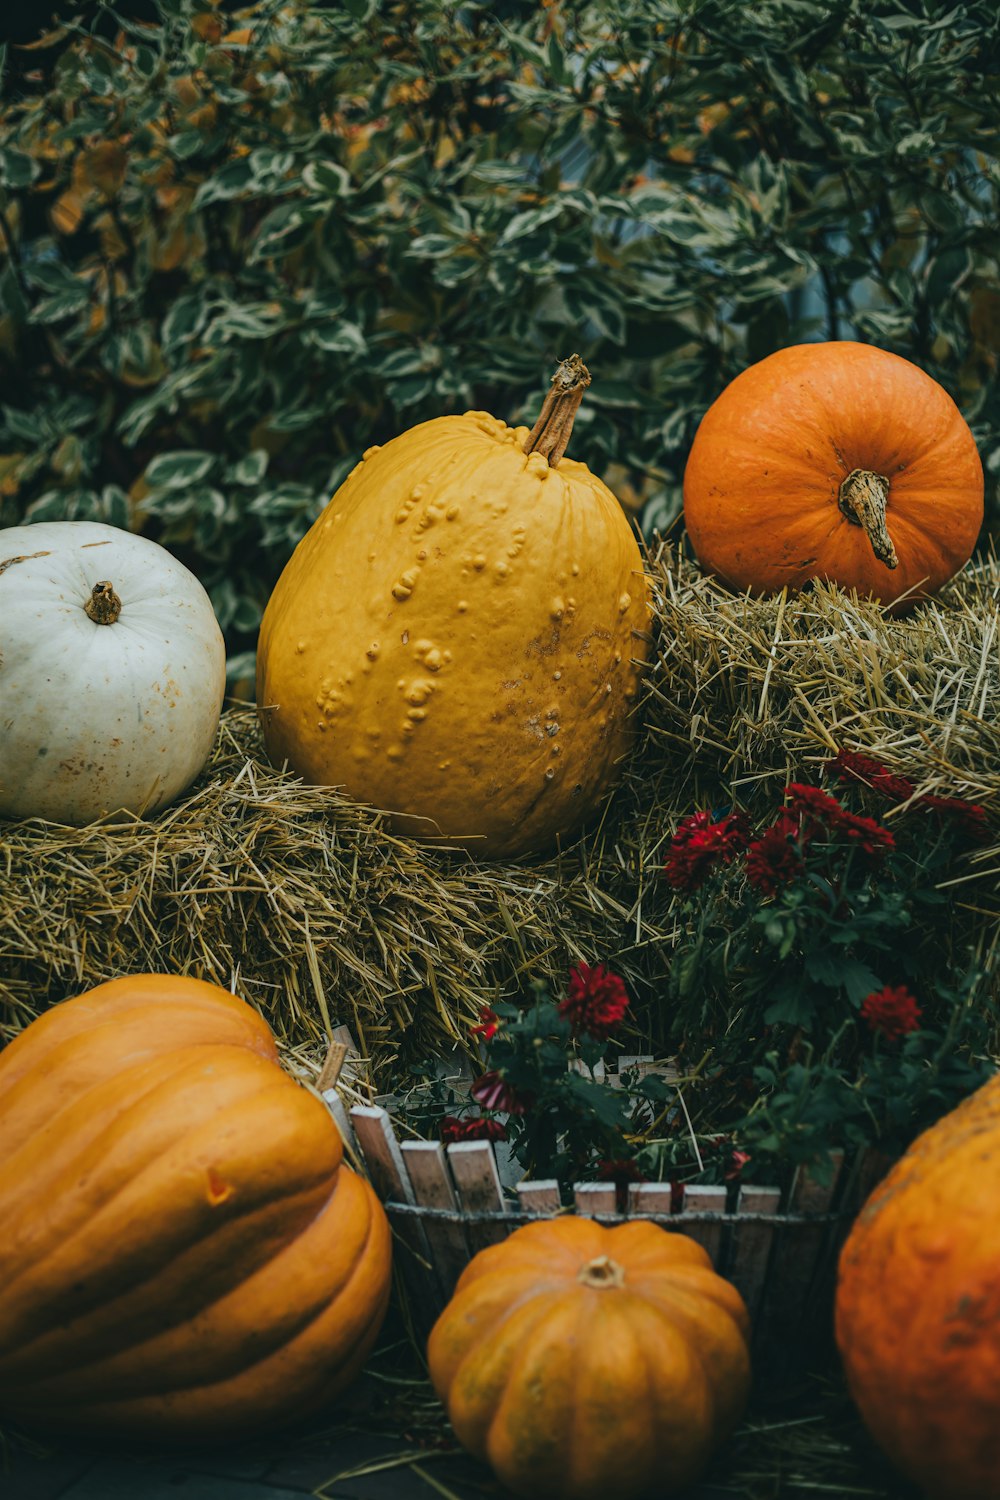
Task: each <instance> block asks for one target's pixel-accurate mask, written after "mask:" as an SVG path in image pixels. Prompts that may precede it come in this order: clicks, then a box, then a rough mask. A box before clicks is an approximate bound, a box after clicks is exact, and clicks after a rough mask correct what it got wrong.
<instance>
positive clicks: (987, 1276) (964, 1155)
mask: <svg viewBox="0 0 1000 1500" xmlns="http://www.w3.org/2000/svg"><path fill="white" fill-rule="evenodd" d="M998 1140H1000V1075H998V1076H996V1077H994V1078H993V1079H992V1080H991V1081H990V1082H989V1083H987V1084H985V1085H984V1086H983V1087H982V1088H981V1089H979V1090H978V1092H977V1093H975V1094H973V1095H972V1096H971V1097H970V1098H969V1099H967V1100H965V1102H964V1103H962V1104H961V1105H959V1107H958V1108H957V1109H955V1110H953V1111H952V1112H951V1113H950V1114H948V1115H946V1116H945V1117H944V1118H943V1119H942V1120H940V1121H939V1122H938V1123H937V1124H936V1125H934V1126H932V1127H931V1129H929V1130H927V1131H925V1132H924V1134H923V1135H921V1136H920V1137H919V1138H918V1140H917V1141H915V1142H914V1144H913V1145H912V1146H911V1147H910V1149H909V1150H908V1151H907V1152H906V1153H905V1155H904V1156H903V1157H902V1158H901V1159H900V1160H899V1162H897V1164H896V1165H895V1167H893V1169H892V1170H891V1171H890V1173H889V1175H888V1176H887V1177H886V1178H885V1179H884V1181H883V1182H882V1183H881V1184H880V1185H879V1186H878V1187H877V1188H876V1189H875V1191H874V1193H873V1194H872V1195H871V1197H870V1198H869V1200H868V1202H867V1203H866V1204H865V1206H864V1208H863V1209H862V1211H861V1213H860V1215H859V1216H858V1219H857V1220H856V1222H855V1224H854V1226H853V1227H852V1230H851V1233H850V1235H849V1237H848V1239H847V1241H846V1243H845V1245H844V1248H843V1251H842V1252H841V1257H840V1264H839V1268H838V1283H837V1296H836V1333H837V1344H838V1347H839V1349H840V1354H841V1358H842V1360H843V1365H844V1372H845V1375H846V1378H847V1384H848V1388H849V1390H850V1392H851V1395H852V1396H853V1398H854V1400H855V1402H856V1403H857V1406H858V1408H859V1410H860V1412H861V1415H862V1417H863V1418H864V1420H865V1423H866V1425H867V1426H868V1428H869V1430H870V1431H871V1433H872V1435H873V1436H874V1437H875V1439H876V1440H877V1441H878V1443H879V1444H880V1445H881V1446H882V1448H884V1449H885V1451H886V1453H888V1455H889V1456H890V1458H891V1459H892V1460H893V1461H894V1463H895V1464H896V1465H897V1466H898V1467H899V1468H900V1469H901V1470H902V1471H903V1473H905V1474H907V1475H908V1476H909V1477H910V1478H911V1479H912V1480H914V1481H915V1482H916V1483H917V1484H918V1485H920V1486H921V1488H922V1489H923V1490H925V1492H926V1493H927V1494H928V1495H929V1496H931V1497H933V1500H1000V1426H998V1423H997V1411H998V1409H1000V1218H998V1216H997V1212H996V1199H997V1192H998V1190H1000V1150H998V1149H997V1142H998Z"/></svg>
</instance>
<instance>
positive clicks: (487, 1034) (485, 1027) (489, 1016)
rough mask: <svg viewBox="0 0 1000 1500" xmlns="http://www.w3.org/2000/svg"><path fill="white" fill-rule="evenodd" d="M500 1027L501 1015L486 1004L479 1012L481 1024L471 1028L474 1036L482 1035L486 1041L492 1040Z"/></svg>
mask: <svg viewBox="0 0 1000 1500" xmlns="http://www.w3.org/2000/svg"><path fill="white" fill-rule="evenodd" d="M499 1029H500V1017H499V1016H498V1015H497V1014H496V1012H495V1011H493V1010H491V1009H490V1007H489V1006H488V1005H484V1006H483V1008H482V1010H481V1011H480V1012H479V1025H478V1026H473V1027H472V1028H471V1030H472V1035H473V1036H481V1037H482V1039H483V1041H484V1042H490V1041H492V1040H493V1038H494V1037H495V1036H496V1034H497V1032H498V1031H499Z"/></svg>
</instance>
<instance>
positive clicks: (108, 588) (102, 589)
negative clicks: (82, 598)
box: [83, 578, 122, 625]
mask: <svg viewBox="0 0 1000 1500" xmlns="http://www.w3.org/2000/svg"><path fill="white" fill-rule="evenodd" d="M83 607H84V609H85V610H86V611H87V614H88V615H89V616H90V618H91V619H92V620H93V622H94V624H95V625H113V624H114V623H115V621H116V620H117V618H118V616H119V615H120V614H121V612H122V601H121V600H120V599H119V597H118V595H117V594H116V593H115V590H114V586H113V585H112V584H110V583H109V582H108V580H107V579H106V578H105V580H104V582H103V583H95V584H94V588H93V592H92V593H91V595H90V598H89V599H88V600H87V602H86V604H85V605H84V606H83Z"/></svg>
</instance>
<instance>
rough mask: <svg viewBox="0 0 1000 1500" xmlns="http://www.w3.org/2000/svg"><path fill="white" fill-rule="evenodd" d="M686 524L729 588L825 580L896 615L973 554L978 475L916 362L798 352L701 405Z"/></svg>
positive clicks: (767, 588) (842, 349)
mask: <svg viewBox="0 0 1000 1500" xmlns="http://www.w3.org/2000/svg"><path fill="white" fill-rule="evenodd" d="M684 519H685V523H686V525H687V530H688V535H689V536H690V538H691V542H692V544H693V546H694V550H695V552H696V553H697V555H698V560H699V561H700V562H701V564H702V566H703V567H704V568H706V569H708V570H709V571H710V572H713V573H716V574H717V575H718V576H719V577H720V578H721V579H722V580H723V581H724V582H726V583H728V584H729V585H731V586H732V587H735V588H738V589H749V590H751V591H752V592H753V593H770V592H772V591H777V590H779V589H782V588H784V587H785V586H786V585H787V586H788V587H789V588H792V589H797V588H801V586H802V585H803V584H804V583H806V582H807V581H808V580H809V579H810V578H828V579H832V580H833V581H834V582H836V583H838V584H840V585H841V586H842V587H843V588H849V589H856V590H857V591H858V593H860V594H870V595H872V596H873V597H874V598H876V599H880V600H882V601H883V602H885V603H887V604H891V603H893V602H894V601H899V605H898V606H897V607H898V608H904V607H908V606H909V605H912V604H913V603H914V601H915V600H917V599H919V598H920V597H922V596H924V595H927V594H932V593H934V591H935V590H937V589H939V588H941V586H942V585H943V584H945V583H946V582H947V581H948V579H949V578H951V577H953V576H954V574H955V573H957V572H958V570H959V569H960V568H961V567H962V566H963V565H964V564H965V563H966V562H967V561H968V559H969V557H970V556H971V555H972V549H973V547H974V546H975V544H976V539H977V537H978V535H979V528H980V526H981V525H982V521H983V469H982V464H981V463H980V461H979V454H978V453H977V451H976V445H975V442H974V441H973V438H972V434H971V432H970V431H969V429H968V427H967V426H966V423H965V421H964V420H963V418H962V415H961V413H960V412H959V410H958V408H957V406H956V405H955V403H954V402H953V401H952V399H951V397H950V396H949V395H948V394H947V392H946V391H944V390H943V389H942V388H941V386H939V385H938V384H937V382H936V381H934V380H932V379H931V377H930V376H929V375H926V374H924V372H923V371H922V370H919V369H918V368H917V366H916V365H913V364H910V362H909V361H908V360H905V359H901V358H900V357H899V356H898V355H896V354H888V353H886V351H885V350H882V349H875V348H872V346H871V345H870V344H855V343H850V342H846V341H845V342H833V343H827V344H798V345H796V346H794V347H792V348H790V349H781V350H779V351H778V352H777V353H776V354H772V355H770V356H769V357H768V358H767V359H763V360H761V362H760V363H759V364H756V365H753V366H751V368H750V369H748V370H744V371H743V373H742V374H741V375H738V376H737V377H736V379H735V380H734V381H733V382H732V383H731V384H730V385H729V386H727V387H726V389H725V390H724V391H723V393H722V395H721V396H720V397H719V398H718V400H717V401H716V402H715V403H714V405H713V406H711V407H710V408H709V410H708V412H707V413H706V415H705V417H704V420H703V421H702V423H701V425H700V427H699V428H698V432H697V434H696V436H695V440H694V444H693V446H692V449H691V454H690V457H689V458H688V462H687V468H686V469H685V472H684ZM904 596H905V598H904Z"/></svg>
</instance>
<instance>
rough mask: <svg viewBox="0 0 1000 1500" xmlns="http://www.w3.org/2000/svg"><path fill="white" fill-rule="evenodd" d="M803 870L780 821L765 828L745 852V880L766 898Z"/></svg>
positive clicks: (798, 856)
mask: <svg viewBox="0 0 1000 1500" xmlns="http://www.w3.org/2000/svg"><path fill="white" fill-rule="evenodd" d="M804 870H805V862H804V860H803V859H802V856H801V854H800V853H799V851H798V850H797V849H796V847H795V845H794V844H793V843H792V842H791V840H790V838H789V829H788V826H787V824H786V823H785V822H784V821H782V820H779V821H778V822H777V823H775V824H774V826H773V827H772V828H767V829H765V830H764V832H763V833H762V834H761V836H760V838H759V839H755V840H754V842H753V843H752V844H751V845H750V847H749V849H748V850H747V879H748V880H749V882H750V884H751V885H755V886H756V887H757V889H758V890H759V891H763V892H764V894H765V895H767V896H773V895H774V894H775V893H776V892H777V891H778V890H780V888H781V887H782V886H784V885H790V884H791V882H792V881H793V880H795V879H796V878H797V877H798V876H799V875H801V874H802V873H803V871H804Z"/></svg>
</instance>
